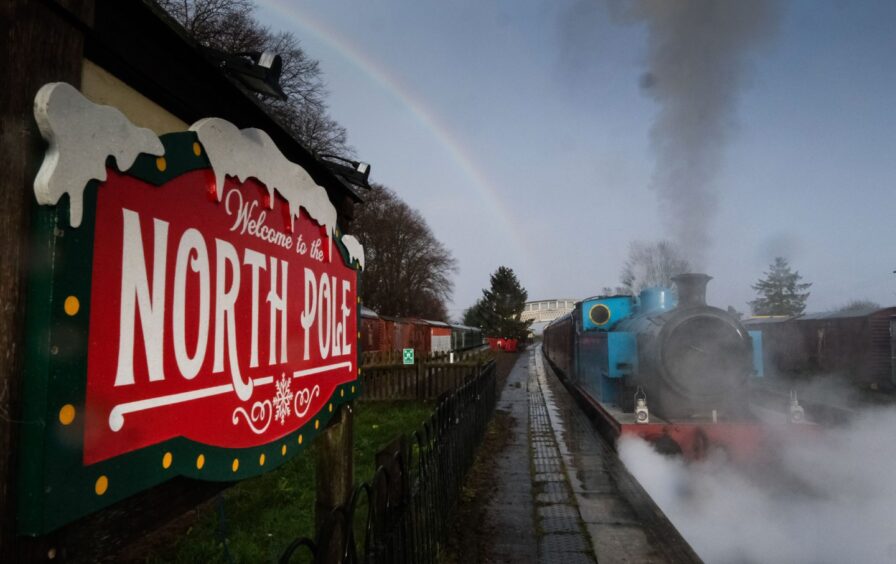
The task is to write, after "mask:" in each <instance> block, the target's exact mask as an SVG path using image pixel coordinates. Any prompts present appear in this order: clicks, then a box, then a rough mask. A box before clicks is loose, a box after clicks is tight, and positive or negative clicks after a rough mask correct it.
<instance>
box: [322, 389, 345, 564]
mask: <svg viewBox="0 0 896 564" xmlns="http://www.w3.org/2000/svg"><path fill="white" fill-rule="evenodd" d="M352 409H353V402H352V403H348V404H345V405H343V406H341V407H340V408H339V410H338V411H337V412H336V415H335V416H334V417H333V420H332V422H331V423H330V425H329V426H327V429H326V430H325V431H324V433H323V435H322V436H321V437H320V438H318V439H317V443H316V447H315V451H314V452H315V466H316V472H315V475H316V478H315V479H316V482H317V496H316V499H315V501H314V530H315V537H316V538H318V539H320V533H321V531H322V530H324V529H325V528H328V525H330V521H331V519H332V513H333V510H334V509H336V508H337V507H341V506H344V505H346V504H347V503H348V502H349V498H350V497H351V495H352V487H353V485H354V477H353V472H354V468H353V461H352V455H353V450H352V444H353V443H352V434H353V414H352ZM351 518H352V517H351V515H348V516H346V519H349V520H350V519H351ZM345 522H346V521H344V522H343V523H345ZM328 530H330V531H332V534H333V536H332V537H331V538H329V539H320V540H322V541H323V542H322V543H321V548H323V547H327V554H326V557H325V558H322V559H321V560H322V561H324V562H334V563H335V562H340V559H341V554H340V551H341V548H342V544H343V542H344V540H345V532H346V530H345V528H344V527H343V526H336V527H332V528H329V529H328Z"/></svg>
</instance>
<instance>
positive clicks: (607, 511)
mask: <svg viewBox="0 0 896 564" xmlns="http://www.w3.org/2000/svg"><path fill="white" fill-rule="evenodd" d="M497 407H498V409H501V410H505V411H506V412H508V413H509V414H510V415H511V416H512V418H513V426H512V433H513V438H512V439H511V441H510V443H509V446H508V447H507V448H506V449H504V450H503V451H502V452H501V453H500V454H499V455H498V456H497V461H496V466H495V472H496V473H497V476H498V480H497V483H498V484H499V485H498V487H497V490H496V492H495V495H494V496H493V497H492V499H491V501H490V504H489V506H488V513H487V516H488V519H489V521H490V522H491V523H492V524H493V525H495V537H494V542H493V545H492V553H493V555H494V558H495V561H497V562H546V563H550V562H563V563H567V562H569V563H578V562H601V563H607V562H610V563H613V562H639V563H640V562H647V563H651V562H674V561H690V560H689V559H688V558H684V559H682V558H678V557H677V555H675V554H669V553H667V552H666V551H665V550H664V547H663V544H664V543H663V539H662V536H661V535H658V534H657V530H656V529H655V527H654V525H655V523H654V522H653V516H652V515H651V513H650V512H651V511H652V508H651V507H647V508H646V509H645V505H648V506H649V505H650V504H639V503H638V500H639V499H642V498H640V497H639V496H640V495H646V494H643V490H641V489H640V486H639V485H637V483H635V482H634V479H633V478H632V477H631V476H630V475H629V474H628V472H627V471H626V470H625V469H624V467H622V465H621V462H619V460H618V458H617V457H616V454H615V452H614V451H613V450H612V449H611V448H610V447H609V446H608V445H607V444H606V443H605V442H604V441H603V439H602V438H601V437H600V436H599V435H598V434H597V432H596V430H595V429H594V427H593V426H592V425H591V422H590V421H589V420H588V418H587V416H586V415H585V414H584V413H583V412H582V411H581V410H580V409H579V408H578V406H577V405H576V402H575V400H574V399H573V397H572V396H571V395H570V394H569V392H568V391H567V390H566V388H565V387H564V386H563V385H562V383H561V382H560V381H559V380H558V379H557V377H556V376H555V375H554V374H553V372H552V371H551V369H550V367H548V366H546V365H545V363H544V359H543V357H542V355H541V350H540V348H535V349H533V350H530V351H529V352H528V353H525V354H523V355H521V356H520V358H519V359H518V361H517V363H516V365H515V366H514V368H513V371H512V372H511V374H510V376H509V378H508V380H507V383H506V385H505V387H504V390H502V392H501V396H500V399H499V401H498V406H497ZM633 500H634V502H635V503H632V501H633Z"/></svg>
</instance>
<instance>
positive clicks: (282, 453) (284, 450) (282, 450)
mask: <svg viewBox="0 0 896 564" xmlns="http://www.w3.org/2000/svg"><path fill="white" fill-rule="evenodd" d="M280 454H281V455H282V456H286V445H283V446H282V447H280Z"/></svg>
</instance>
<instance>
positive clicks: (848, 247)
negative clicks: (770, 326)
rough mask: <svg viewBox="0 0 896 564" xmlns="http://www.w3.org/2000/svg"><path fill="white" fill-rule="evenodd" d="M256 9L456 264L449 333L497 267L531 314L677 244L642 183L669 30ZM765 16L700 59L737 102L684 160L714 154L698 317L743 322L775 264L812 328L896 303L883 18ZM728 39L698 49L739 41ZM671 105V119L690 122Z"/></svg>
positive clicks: (889, 10) (891, 72)
mask: <svg viewBox="0 0 896 564" xmlns="http://www.w3.org/2000/svg"><path fill="white" fill-rule="evenodd" d="M748 4H749V3H748ZM259 8H260V9H259V16H260V18H261V20H262V21H263V23H265V24H267V25H269V26H271V27H272V28H273V29H276V30H288V31H292V32H294V33H295V35H296V36H297V37H298V38H299V39H300V41H301V43H302V46H303V47H304V48H305V50H306V51H307V52H308V54H309V55H310V56H312V57H314V58H315V59H318V60H319V61H320V62H321V67H322V69H323V72H324V77H325V79H326V82H327V84H328V88H329V90H330V97H329V103H330V107H331V114H332V115H333V117H334V118H336V119H337V120H338V121H339V122H340V123H341V124H342V125H344V126H345V127H346V128H347V129H348V132H349V141H350V144H351V145H352V146H353V147H354V148H355V149H356V150H357V153H358V156H359V158H360V159H361V160H364V161H367V162H370V163H371V165H372V179H373V180H374V181H376V182H379V183H383V184H386V185H388V186H390V187H391V188H393V189H394V190H395V191H396V192H398V193H399V194H400V195H401V197H402V198H403V199H405V200H406V201H407V202H408V203H409V204H410V205H411V206H413V207H415V208H417V209H419V210H420V211H421V212H422V213H423V215H424V216H425V218H426V219H427V221H428V222H429V224H430V226H431V227H432V229H433V231H434V233H435V235H436V236H437V237H438V238H439V239H440V240H441V241H442V242H443V243H445V245H446V246H447V247H448V248H449V249H451V251H452V252H453V254H454V256H455V257H456V258H457V259H458V264H459V267H460V271H459V273H458V274H457V276H456V278H455V292H454V303H453V304H452V305H451V306H450V308H451V314H452V316H454V317H458V316H459V315H460V313H461V311H462V309H463V308H464V307H467V306H468V305H470V304H471V303H472V302H473V301H474V300H475V299H476V298H477V297H478V296H479V295H480V292H481V289H482V287H483V286H485V285H487V282H488V276H489V274H490V273H491V272H493V271H494V270H495V269H496V268H497V267H498V266H500V265H507V266H510V267H512V268H513V269H514V270H515V271H516V273H517V275H518V276H519V278H520V280H521V281H522V283H523V285H524V286H525V287H526V288H527V289H528V291H529V296H530V299H542V298H555V297H572V298H582V297H585V296H588V295H593V294H596V293H598V292H599V291H600V289H601V288H602V287H603V286H606V285H615V284H617V283H618V279H619V272H620V270H621V268H622V265H623V262H624V260H625V255H626V252H627V248H628V244H629V242H630V241H633V240H656V239H658V238H664V237H671V238H674V237H675V236H676V233H677V231H676V229H679V230H680V227H681V224H682V222H681V221H679V224H678V227H676V225H675V224H674V222H673V224H671V225H670V222H669V215H670V213H672V212H670V205H672V206H675V205H676V204H675V202H674V201H672V202H671V203H670V200H669V198H668V195H667V197H662V195H661V194H660V192H662V191H663V190H665V189H666V188H665V186H662V187H657V186H656V182H654V179H655V178H656V174H657V152H656V150H655V149H656V144H655V143H654V142H652V140H651V139H652V135H654V136H655V135H656V130H655V128H654V125H655V121H656V120H657V119H659V118H661V117H662V116H663V115H664V114H663V108H664V103H669V101H668V98H667V99H665V100H664V99H663V96H664V95H666V96H674V95H676V92H678V93H680V91H681V89H679V90H677V91H675V90H674V89H673V92H672V94H668V93H667V94H663V92H664V88H667V85H670V84H672V83H673V82H674V81H672V80H666V78H667V75H664V74H662V72H660V73H659V75H657V74H655V73H654V70H653V67H652V66H651V65H653V64H655V62H656V56H655V55H656V52H655V51H654V52H652V51H651V47H650V46H651V44H654V45H655V44H656V41H657V36H655V35H654V34H656V33H657V30H659V31H664V30H663V27H662V21H660V23H659V24H657V20H656V19H651V16H646V17H644V16H643V14H641V16H642V17H619V13H618V11H616V12H614V11H612V10H611V9H610V6H609V3H608V2H601V1H597V0H595V1H593V2H586V1H582V0H577V1H570V0H561V1H550V2H548V1H523V0H512V1H505V2H497V1H495V2H482V1H481V0H460V1H452V2H444V1H440V2H435V1H433V2H429V1H410V0H409V1H405V2H394V1H387V0H366V1H364V2H357V1H348V0H345V1H342V0H303V1H296V0H290V1H285V0H277V1H272V0H264V1H261V2H259ZM769 8H770V9H769V10H768V11H767V13H766V14H764V16H763V17H764V19H763V21H762V22H761V25H760V24H757V23H756V22H752V23H744V26H745V27H748V26H749V25H753V26H754V28H752V31H751V32H750V33H747V32H744V33H743V34H742V35H743V37H744V38H745V39H743V41H742V44H736V45H734V46H733V47H732V46H730V45H729V46H727V47H725V48H729V49H731V50H732V51H733V53H731V54H729V55H728V56H730V60H728V59H725V58H724V57H723V58H721V59H716V60H715V64H717V65H720V66H721V68H722V70H724V71H726V72H727V69H729V68H732V69H734V71H732V72H731V73H728V74H725V73H723V74H722V75H720V76H723V77H724V80H725V83H726V84H727V85H728V86H730V88H729V90H730V92H727V93H724V94H723V95H721V97H723V98H724V99H723V100H721V102H720V103H718V104H715V103H714V101H712V100H710V101H709V102H705V101H703V100H702V99H701V100H700V101H699V102H697V103H696V105H697V106H698V107H701V111H700V112H698V113H700V116H699V117H703V112H702V108H704V107H705V108H709V109H707V110H706V111H707V113H708V114H710V115H713V112H714V111H715V113H716V115H715V119H716V121H717V122H718V123H717V124H716V125H718V126H719V127H721V128H722V130H723V132H724V134H723V135H720V136H719V138H718V139H713V140H712V141H710V142H708V143H706V144H705V145H706V146H704V147H702V148H699V151H702V153H700V154H698V155H697V156H696V157H695V160H697V161H700V160H701V159H704V158H709V157H706V154H707V153H709V154H710V157H711V160H712V163H711V166H708V167H703V168H702V169H701V170H700V174H701V176H702V177H703V178H702V183H703V185H704V188H705V194H708V196H707V197H708V198H709V199H712V198H715V200H716V203H715V205H703V202H701V201H694V202H693V206H692V203H691V202H686V205H685V206H684V209H691V208H692V207H693V209H694V210H696V211H695V212H694V215H693V216H692V217H689V218H687V217H686V218H684V222H683V224H684V225H685V226H687V225H690V224H691V222H693V223H694V224H697V225H700V228H701V229H703V230H705V232H706V234H707V235H708V236H709V240H710V241H711V242H710V244H709V245H708V246H706V248H701V250H700V253H698V254H699V255H701V256H702V257H703V258H702V259H701V260H702V262H703V265H704V270H705V271H706V272H707V273H708V274H710V275H711V276H713V277H714V278H715V280H714V281H713V282H711V283H710V287H709V299H710V301H711V302H712V303H713V304H714V305H720V306H722V307H724V306H727V305H733V306H734V307H736V308H738V309H739V310H746V309H747V305H746V302H747V301H748V300H750V299H752V298H753V297H754V292H753V290H752V289H751V288H750V284H752V283H754V282H755V281H756V279H757V278H759V277H760V276H762V273H763V271H764V270H766V269H767V267H768V264H769V263H770V262H771V260H772V259H773V257H774V256H776V255H783V256H784V257H786V258H787V259H788V260H789V261H790V262H791V264H792V265H793V267H794V268H796V269H798V270H799V272H800V273H801V274H802V275H803V277H804V278H805V279H806V280H807V281H809V282H812V283H813V286H812V295H811V297H810V299H809V306H808V309H809V310H810V311H817V310H823V309H827V308H832V307H836V306H838V305H841V304H843V303H845V302H846V301H848V300H850V299H854V298H868V299H872V300H875V301H878V302H880V303H882V304H885V305H893V304H896V275H894V274H893V270H896V174H894V173H896V64H894V61H893V59H894V55H896V32H894V27H893V26H894V22H896V2H893V1H890V0H881V1H878V2H874V1H867V2H866V1H863V2H859V1H855V2H853V1H850V2H846V1H842V2H829V1H822V0H806V1H799V2H798V1H794V2H786V3H781V4H774V3H772V2H770V3H769ZM611 12H612V13H611ZM666 16H667V14H663V15H661V16H660V17H666ZM748 17H750V16H749V14H748ZM679 23H680V22H676V25H678V24H679ZM729 23H730V22H729ZM688 25H693V26H697V27H696V28H694V29H693V30H692V32H693V33H694V34H695V35H696V36H701V37H702V35H701V34H702V33H703V32H704V31H706V30H701V29H699V26H700V25H701V22H700V21H697V22H691V23H689V24H688ZM737 25H738V24H735V29H731V30H723V31H724V33H722V32H719V33H717V36H718V37H716V38H713V37H712V36H707V37H709V38H708V39H707V42H708V43H707V44H709V45H711V46H712V47H711V49H715V48H716V47H717V45H716V44H717V40H718V39H719V38H721V39H722V40H727V39H728V38H729V37H738V33H740V31H741V30H740V29H738V28H737V27H736V26H737ZM652 26H653V27H652ZM756 26H759V27H758V28H757V27H756ZM665 31H666V32H667V33H668V31H669V30H668V29H666V30H665ZM716 31H717V32H718V30H716ZM674 34H675V28H674V27H673V29H672V37H671V39H670V37H669V36H665V40H666V41H667V42H668V41H671V42H672V44H673V45H674V44H675V41H676V37H674ZM660 39H661V40H662V39H663V38H662V37H660ZM652 41H653V43H652ZM684 43H685V44H687V41H685V42H684ZM668 51H670V50H669V49H666V50H665V51H664V50H660V55H661V56H660V60H662V56H663V54H664V53H666V52H668ZM675 52H678V51H675ZM683 58H686V56H684V57H683ZM669 62H670V61H668V60H667V61H666V63H669ZM671 62H672V63H675V64H677V63H678V62H680V61H679V59H677V58H675V57H672V60H671ZM648 73H653V74H648ZM656 76H659V77H660V78H658V79H656ZM688 84H691V83H690V82H688V83H686V84H685V85H684V86H683V90H684V92H685V93H686V94H687V93H688V87H689V86H688ZM673 86H674V85H673ZM667 89H668V88H667ZM712 90H713V91H714V92H715V89H712ZM685 98H688V99H689V100H685V101H684V102H682V101H681V100H677V101H673V102H672V104H673V106H672V107H677V108H679V109H681V108H682V106H681V104H682V103H684V104H685V105H686V104H687V103H688V102H689V101H690V102H691V103H692V105H694V104H693V99H692V97H691V96H690V95H686V96H685ZM715 102H718V100H715ZM675 104H678V105H677V106H676V105H675ZM718 107H722V108H723V111H719V110H718ZM713 108H715V109H713ZM687 111H688V110H687V108H685V113H687ZM679 113H681V112H679ZM672 121H673V126H674V123H675V120H672ZM710 121H712V119H710ZM702 126H705V124H703V125H702ZM713 127H714V126H713V124H712V123H711V124H710V127H709V129H710V130H713ZM673 129H674V127H673ZM667 133H668V132H667ZM691 145H693V144H689V145H688V147H690V146H691ZM696 145H698V146H699V145H700V143H699V142H697V143H696ZM672 146H673V147H677V146H678V145H675V144H674V143H673V145H672ZM673 153H674V154H675V156H676V157H680V156H681V154H680V153H681V151H677V152H675V151H673ZM688 155H689V153H688V152H687V151H685V152H684V156H685V157H686V158H685V160H688ZM695 182H696V181H695ZM690 184H691V183H690V179H688V181H687V182H684V183H683V185H684V186H685V187H687V186H689V185H690ZM697 196H698V197H699V196H700V194H697ZM678 207H682V206H681V205H678Z"/></svg>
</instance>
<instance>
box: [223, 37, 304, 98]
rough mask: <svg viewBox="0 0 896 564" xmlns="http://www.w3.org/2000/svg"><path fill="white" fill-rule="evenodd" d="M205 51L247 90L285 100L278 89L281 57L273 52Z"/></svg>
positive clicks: (281, 90) (279, 88)
mask: <svg viewBox="0 0 896 564" xmlns="http://www.w3.org/2000/svg"><path fill="white" fill-rule="evenodd" d="M206 51H207V52H208V54H209V56H210V57H211V58H212V59H213V60H215V62H216V63H217V64H218V66H220V67H221V68H222V69H224V70H225V71H226V72H227V73H228V74H230V76H232V77H233V78H235V79H237V80H238V81H240V83H241V84H242V85H243V86H245V87H246V88H248V89H249V90H251V91H253V92H257V93H258V94H261V95H262V96H269V97H271V98H277V99H279V100H286V93H285V92H283V88H281V87H280V73H281V72H282V71H283V57H281V56H280V55H278V54H276V53H274V52H273V51H264V52H258V51H249V52H245V53H225V52H223V51H218V50H217V49H212V48H207V49H206Z"/></svg>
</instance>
